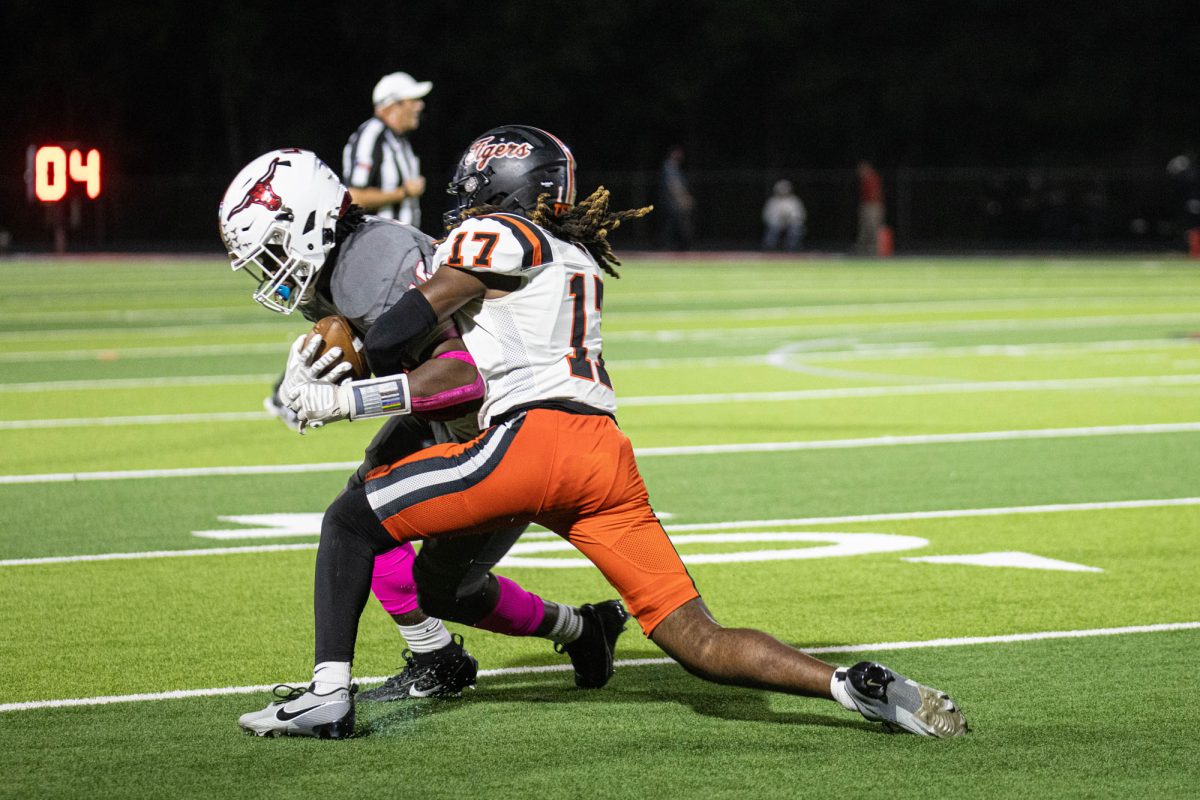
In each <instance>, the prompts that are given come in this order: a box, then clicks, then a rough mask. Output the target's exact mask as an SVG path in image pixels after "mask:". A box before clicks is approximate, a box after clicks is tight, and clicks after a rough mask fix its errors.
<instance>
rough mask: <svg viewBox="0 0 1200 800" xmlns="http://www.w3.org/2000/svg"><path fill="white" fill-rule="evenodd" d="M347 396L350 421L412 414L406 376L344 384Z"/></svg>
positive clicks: (391, 376) (390, 376) (389, 376)
mask: <svg viewBox="0 0 1200 800" xmlns="http://www.w3.org/2000/svg"><path fill="white" fill-rule="evenodd" d="M345 389H346V390H347V392H348V394H349V398H348V399H349V405H350V419H367V418H370V417H395V416H399V415H401V414H411V413H412V396H411V395H410V394H409V391H408V376H407V375H388V376H386V377H383V378H368V379H367V380H363V381H350V382H349V383H347V384H345Z"/></svg>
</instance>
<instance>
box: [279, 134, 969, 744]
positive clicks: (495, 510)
mask: <svg viewBox="0 0 1200 800" xmlns="http://www.w3.org/2000/svg"><path fill="white" fill-rule="evenodd" d="M574 175H575V162H574V158H573V156H572V155H571V153H570V151H569V150H568V149H567V147H566V146H565V145H564V144H563V143H562V142H561V141H559V140H558V139H557V138H556V137H554V136H552V135H551V134H549V133H547V132H545V131H542V130H538V129H536V128H530V127H526V126H503V127H500V128H495V129H493V130H490V131H488V132H487V133H485V134H483V135H482V136H480V137H479V138H478V139H476V140H475V141H474V142H473V143H472V144H471V146H470V147H469V148H468V149H467V151H466V152H465V153H464V155H463V158H462V161H461V162H460V164H459V167H458V171H457V172H456V174H455V177H454V180H453V182H452V184H451V192H452V193H453V194H455V195H457V197H458V208H457V210H456V212H455V213H456V216H457V219H456V220H454V222H455V223H456V224H455V226H454V227H452V228H451V229H450V231H449V233H448V235H447V238H446V239H445V241H444V242H443V243H442V244H441V245H440V246H439V248H438V250H437V253H436V254H435V256H434V270H435V272H434V275H433V277H431V278H430V280H428V281H427V282H425V283H423V284H422V285H420V286H418V287H417V288H415V289H413V290H411V291H409V292H407V293H405V294H404V296H403V297H401V298H400V299H399V300H398V301H397V302H396V304H395V305H394V306H392V308H391V309H389V310H388V311H387V312H385V313H384V314H383V315H382V316H381V317H380V319H379V320H378V321H377V323H376V324H375V325H374V326H373V327H372V328H371V330H370V331H369V332H368V334H367V337H366V348H367V353H368V356H369V357H370V359H371V363H372V365H373V366H374V367H375V368H376V371H377V374H387V373H388V372H389V371H391V370H395V371H397V372H398V371H399V370H400V369H401V368H402V367H403V361H402V358H400V357H399V355H398V354H400V353H402V352H403V351H404V350H405V348H406V347H408V346H409V344H410V343H411V342H413V341H417V340H419V339H420V338H421V337H422V336H425V335H427V331H428V330H431V329H433V328H435V327H436V326H437V325H438V324H441V323H443V322H445V321H447V320H453V321H454V322H455V323H456V325H457V326H458V329H459V331H460V332H461V333H462V336H463V339H464V340H465V341H466V343H467V346H468V348H469V349H470V351H471V352H472V354H473V355H474V356H475V358H476V361H477V364H478V366H479V369H480V372H481V373H482V374H483V376H484V379H485V381H486V382H487V393H486V395H485V399H484V404H483V407H482V409H481V411H480V422H481V427H484V428H485V430H484V431H483V433H481V434H480V435H479V437H477V438H476V439H474V440H472V441H470V442H466V443H464V444H442V445H436V446H433V447H430V448H428V449H426V450H423V451H421V452H418V453H415V454H413V455H411V456H408V457H406V458H404V459H401V460H399V461H397V462H396V463H394V464H391V465H389V466H385V467H380V468H379V469H376V470H374V471H372V472H371V473H370V474H368V475H367V479H366V481H365V483H364V485H363V487H362V488H361V489H360V490H354V491H347V492H346V493H344V494H343V495H342V496H341V497H340V498H339V500H338V501H337V502H335V504H334V506H333V507H331V512H336V513H338V514H341V515H343V516H344V518H345V520H346V524H344V525H341V526H339V532H340V533H343V534H350V535H353V536H354V537H357V539H358V540H359V541H358V543H357V545H358V546H365V547H367V548H368V549H370V550H373V551H375V550H378V549H383V548H387V547H390V546H391V544H392V542H395V541H412V540H415V539H424V540H425V541H432V540H436V539H437V538H438V537H441V536H447V535H452V534H453V533H454V532H456V531H460V530H491V529H495V528H498V527H500V526H503V525H509V524H512V523H513V522H514V521H515V522H529V521H534V522H538V523H540V524H542V525H545V526H546V527H548V528H550V529H551V530H553V531H555V532H556V533H558V534H559V535H561V536H563V537H564V538H566V539H567V540H568V541H569V542H571V544H573V545H574V546H575V547H576V548H578V549H579V550H580V551H581V552H582V553H583V554H584V555H586V556H587V557H588V559H589V560H591V561H592V563H593V564H595V565H596V566H597V567H598V568H599V569H600V571H601V572H602V573H603V574H604V576H605V577H606V578H607V579H608V580H609V582H610V583H611V584H612V585H613V586H614V587H615V588H616V589H617V591H618V592H619V593H620V595H621V597H622V599H623V600H624V601H625V604H626V606H627V607H628V609H629V611H630V612H631V613H632V614H633V616H634V617H636V618H637V620H638V622H639V624H640V625H641V627H642V630H643V632H644V633H645V634H646V635H647V636H648V637H649V638H650V639H651V640H652V641H654V642H655V644H657V645H659V646H660V647H661V648H662V649H663V650H665V651H666V652H667V654H668V655H670V656H672V657H673V658H674V659H675V660H676V661H678V662H679V663H680V664H682V665H683V666H684V668H685V669H687V670H688V671H689V672H692V673H693V674H695V675H697V676H700V677H702V678H705V679H707V680H711V681H714V682H717V683H724V684H731V685H737V686H744V687H750V688H756V689H770V690H774V691H779V692H786V693H790V694H798V695H807V696H812V697H820V698H826V699H831V700H835V701H837V702H839V703H840V704H841V705H842V706H844V707H845V708H846V709H848V710H850V711H853V712H856V713H861V714H862V715H863V716H864V717H865V718H867V719H868V720H873V721H879V722H882V723H883V724H884V725H885V726H887V727H889V728H894V729H899V730H906V731H909V732H912V733H916V734H919V735H924V736H938V737H951V736H958V735H961V734H963V733H965V732H966V730H967V724H966V719H965V718H964V717H963V715H962V713H961V712H960V711H959V710H958V707H957V706H956V705H955V703H954V701H953V700H951V698H950V697H949V696H948V695H946V694H945V693H943V692H940V691H938V690H936V689H932V688H930V687H927V686H923V685H921V684H918V683H916V682H915V681H912V680H909V679H907V678H905V677H904V676H902V675H899V674H898V673H896V672H894V671H892V670H890V669H888V668H887V667H884V666H882V665H880V664H876V663H873V662H865V661H864V662H860V663H858V664H856V665H854V666H852V667H850V668H838V667H835V666H834V665H832V664H827V663H825V662H823V661H820V660H818V659H815V658H812V657H811V656H809V655H807V654H805V653H803V652H801V651H799V650H797V649H795V648H793V647H790V646H788V645H786V644H784V643H782V642H780V641H779V640H777V639H775V638H773V637H771V636H769V635H768V634H766V633H763V632H761V631H757V630H751V629H733V628H725V627H723V626H721V625H720V624H718V623H717V622H716V621H715V620H714V618H713V617H712V615H711V614H710V612H709V611H708V609H707V608H706V606H705V604H704V602H703V601H702V600H701V598H700V595H699V592H698V591H697V590H696V587H695V584H694V583H693V581H692V579H691V576H690V575H689V574H688V572H687V569H686V568H685V567H684V565H683V562H682V561H681V560H680V558H679V555H678V554H677V553H676V552H675V549H674V547H673V546H672V545H671V542H670V540H669V539H668V537H667V535H666V533H665V531H664V530H663V528H662V526H661V525H660V524H659V522H658V519H657V518H656V517H655V515H654V512H653V510H652V509H651V507H650V504H649V500H648V495H647V492H646V487H645V484H644V482H643V481H642V478H641V475H640V473H639V472H638V468H637V464H636V462H635V460H634V457H633V448H632V445H631V444H630V442H629V439H628V438H627V437H626V436H625V435H624V434H623V433H622V432H621V431H620V429H619V428H618V427H617V425H616V422H615V418H614V411H615V409H616V401H615V396H614V394H613V391H612V382H611V380H610V379H609V375H608V372H607V369H606V368H605V364H604V358H603V355H602V347H601V345H602V342H601V337H600V317H601V313H602V307H603V286H604V284H603V277H604V275H611V276H614V277H615V276H616V271H615V269H614V267H615V266H617V265H618V264H619V262H618V261H617V260H616V259H615V257H614V256H613V254H612V249H611V246H610V245H609V243H608V236H609V233H610V232H611V231H612V230H614V229H615V228H616V227H617V226H619V225H620V224H621V222H622V221H624V220H626V219H630V218H635V217H638V216H641V215H642V214H644V213H645V212H646V211H648V209H638V210H635V211H625V212H617V213H613V212H610V211H609V209H608V193H607V191H605V190H604V189H603V188H600V189H597V190H596V192H594V193H593V194H592V195H591V196H590V197H588V198H587V199H586V200H584V201H583V202H581V203H579V204H578V205H576V204H575V202H574V201H575V185H574ZM393 382H394V383H395V384H396V386H395V388H393V390H392V391H393V393H394V394H395V393H400V394H403V393H404V392H405V391H406V390H407V387H406V386H404V385H403V384H404V383H405V382H404V380H403V376H402V375H399V376H396V377H394V379H393ZM372 402H373V398H371V397H367V396H362V395H361V393H359V392H358V390H356V389H354V388H353V385H351V387H344V386H337V385H335V384H333V383H331V382H329V381H322V380H320V379H316V380H313V381H309V382H308V383H306V384H304V385H303V386H302V387H301V388H300V390H299V391H298V392H297V394H296V400H295V401H294V403H293V407H294V409H295V410H296V411H297V413H298V414H299V416H300V417H301V418H302V419H306V420H308V421H310V422H312V423H317V422H321V423H326V422H332V421H336V420H339V419H344V418H347V417H350V418H353V417H354V416H355V414H356V413H357V411H358V410H359V409H361V408H364V407H368V406H369V405H370V404H371V403H372ZM401 413H402V412H401ZM380 523H381V524H380ZM335 544H336V542H334V541H328V542H327V541H326V540H325V539H322V542H321V548H323V549H324V548H326V547H332V546H334V545H335ZM326 563H327V564H328V566H329V567H333V566H335V565H341V566H344V567H345V570H346V571H345V572H341V573H338V574H337V576H336V577H331V576H330V575H325V576H322V575H321V574H320V569H321V559H320V558H318V576H317V588H316V594H317V598H318V607H317V630H318V639H320V638H321V637H322V636H323V635H324V636H333V637H337V636H341V637H342V639H341V641H342V645H343V647H344V648H349V650H350V651H351V652H352V651H353V636H354V626H353V619H351V618H349V617H343V618H341V619H338V618H336V616H331V615H330V614H329V613H326V614H325V615H324V616H323V615H322V604H321V600H320V598H321V594H322V593H323V592H331V591H337V592H352V593H358V594H360V595H362V596H363V597H365V595H366V592H367V584H368V581H367V575H366V574H365V573H366V570H365V567H361V566H360V567H358V568H357V570H358V574H357V575H356V574H354V570H355V567H354V565H353V564H350V563H342V562H340V561H339V560H338V559H336V558H330V559H327V561H326ZM323 630H324V631H325V632H324V633H322V631H323ZM341 666H342V668H343V673H344V675H345V678H344V682H343V684H342V685H341V686H332V687H328V688H327V689H325V690H323V691H327V692H332V691H334V690H336V689H341V690H342V691H343V693H345V691H346V687H348V686H349V664H348V663H345V664H343V665H341ZM329 697H330V695H325V696H322V695H320V694H319V693H317V692H312V691H310V692H309V693H307V694H306V695H304V696H302V697H300V698H298V699H297V700H296V701H295V702H296V703H297V706H296V707H297V708H300V707H311V708H313V709H317V710H318V711H319V712H320V713H325V714H328V715H330V716H331V717H332V716H334V715H336V714H338V713H343V714H347V715H351V714H352V713H353V700H352V698H351V697H349V696H348V695H347V696H346V698H345V700H344V701H343V702H342V703H341V704H340V705H334V704H332V703H330V701H329V699H328V698H329ZM305 704H307V706H306V705H305ZM259 713H263V712H259Z"/></svg>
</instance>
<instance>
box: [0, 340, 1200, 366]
mask: <svg viewBox="0 0 1200 800" xmlns="http://www.w3.org/2000/svg"><path fill="white" fill-rule="evenodd" d="M841 344H843V345H848V347H847V348H846V349H824V350H815V351H811V352H808V351H806V352H805V353H804V358H805V360H822V361H825V360H830V361H853V360H856V359H874V358H892V357H896V356H901V357H914V356H916V357H920V356H931V355H936V356H938V357H939V358H940V357H943V356H1008V357H1013V356H1028V355H1046V354H1050V355H1055V354H1063V355H1071V354H1074V353H1079V352H1104V353H1110V352H1131V351H1139V350H1160V349H1178V348H1193V349H1200V343H1198V342H1196V341H1195V340H1192V339H1182V338H1181V339H1114V340H1110V341H1096V342H1036V343H1029V344H982V345H935V344H931V343H925V342H921V343H913V342H897V343H886V342H874V343H860V342H858V341H857V340H849V341H843V342H841ZM789 345H791V346H793V347H796V346H801V345H811V341H810V340H801V341H798V342H791V343H789ZM286 351H287V344H286V343H279V342H269V343H258V344H254V343H247V344H219V345H199V344H198V345H177V346H164V347H100V348H91V349H85V350H19V351H10V352H5V353H0V363H4V362H42V361H107V360H117V361H125V360H134V359H153V358H180V357H184V358H187V357H192V356H197V357H205V356H229V355H245V354H249V353H285V352H286ZM772 358H773V354H762V355H745V356H682V357H679V358H638V359H618V360H612V359H606V360H605V361H606V363H607V364H608V366H609V367H610V368H616V369H654V368H659V367H672V366H722V365H726V364H766V363H768V362H770V361H771V360H772Z"/></svg>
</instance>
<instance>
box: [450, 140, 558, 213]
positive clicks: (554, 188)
mask: <svg viewBox="0 0 1200 800" xmlns="http://www.w3.org/2000/svg"><path fill="white" fill-rule="evenodd" d="M446 192H447V193H448V194H450V195H452V196H453V197H454V198H455V200H454V202H453V205H452V206H451V209H450V211H448V212H447V213H446V227H447V228H450V227H453V226H454V225H457V224H458V223H459V222H461V221H462V213H463V212H464V211H466V210H467V209H469V208H475V207H476V206H483V205H494V206H499V207H500V208H501V209H502V210H504V211H513V212H515V213H518V214H522V215H524V216H528V215H530V214H532V213H533V210H534V209H535V208H536V207H537V199H538V197H539V196H541V195H543V194H549V195H550V200H551V202H552V203H553V205H554V213H555V214H561V213H563V212H565V211H567V210H569V209H570V208H571V207H572V206H573V205H575V157H574V156H573V155H571V151H570V150H569V149H567V146H566V145H565V144H563V143H562V141H561V140H559V138H558V137H557V136H555V135H554V134H552V133H547V132H546V131H543V130H540V129H538V128H531V127H529V126H528V125H501V126H500V127H499V128H492V129H491V130H490V131H488V132H487V133H484V134H483V135H482V136H479V137H477V138H476V139H475V141H473V142H471V146H470V147H468V148H467V150H466V152H465V153H463V156H462V159H461V160H459V162H458V169H456V170H455V172H454V177H453V178H452V179H451V181H450V186H449V187H448V188H447V189H446Z"/></svg>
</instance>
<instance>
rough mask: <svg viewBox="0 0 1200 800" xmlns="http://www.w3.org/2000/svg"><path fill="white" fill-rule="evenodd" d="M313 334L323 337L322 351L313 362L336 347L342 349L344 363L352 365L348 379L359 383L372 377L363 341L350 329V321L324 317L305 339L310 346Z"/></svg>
mask: <svg viewBox="0 0 1200 800" xmlns="http://www.w3.org/2000/svg"><path fill="white" fill-rule="evenodd" d="M313 334H320V335H321V340H322V341H321V349H320V350H318V351H317V354H316V356H314V357H313V360H314V361H316V360H317V359H318V358H320V357H321V356H323V355H325V354H326V353H327V352H329V350H330V349H332V348H334V347H340V348H342V358H341V360H342V361H345V362H346V363H347V364H349V365H350V372H349V375H348V377H350V378H352V379H354V380H356V381H358V380H362V379H363V378H367V377H370V375H371V369H370V368H369V367H368V366H367V355H366V353H364V352H363V342H362V339H360V338H358V336H357V335H356V334H355V333H354V328H352V327H350V320H348V319H346V318H345V317H340V316H336V315H334V316H329V317H324V318H322V319H320V320H318V321H317V324H316V325H313V329H312V332H311V333H309V334H308V336H307V337H305V340H304V343H305V344H308V340H309V339H310V338H311V337H312V335H313Z"/></svg>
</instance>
